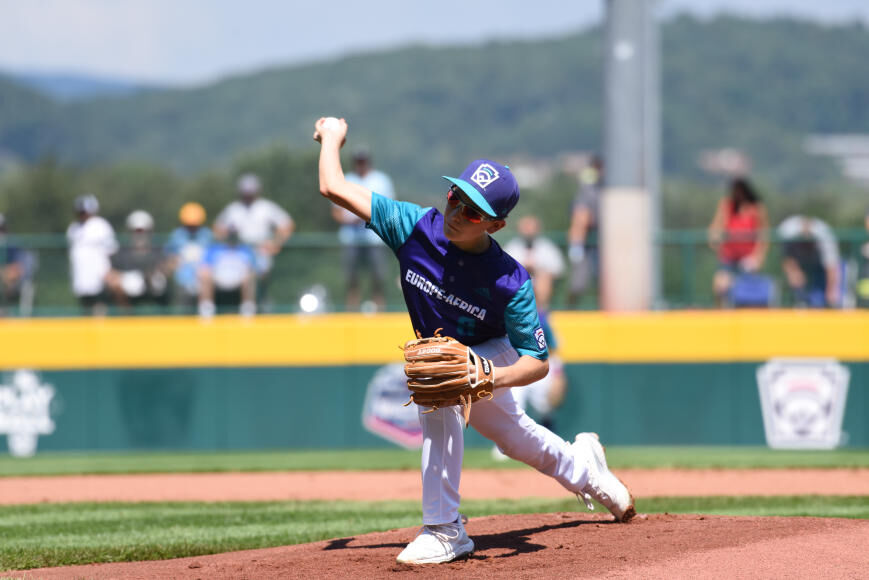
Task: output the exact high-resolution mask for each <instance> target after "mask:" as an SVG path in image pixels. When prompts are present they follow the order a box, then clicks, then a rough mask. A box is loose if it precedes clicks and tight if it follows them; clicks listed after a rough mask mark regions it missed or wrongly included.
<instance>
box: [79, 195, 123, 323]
mask: <svg viewBox="0 0 869 580" xmlns="http://www.w3.org/2000/svg"><path fill="white" fill-rule="evenodd" d="M74 206H75V212H76V221H74V222H72V223H71V224H70V225H69V227H68V228H67V230H66V238H67V241H68V243H69V266H70V275H71V279H72V280H71V281H72V292H73V294H74V295H75V296H76V298H78V301H79V303H80V304H81V306H82V308H83V309H84V310H85V311H86V312H89V313H92V314H95V315H102V314H105V313H106V311H107V309H108V300H107V293H106V277H107V276H108V275H109V273H110V272H111V269H112V265H111V260H110V257H111V255H112V254H114V253H115V252H117V251H118V240H117V238H116V237H115V230H114V229H112V226H111V224H109V222H107V221H106V220H105V219H103V218H102V217H100V216H98V215H97V212H99V209H100V204H99V202H98V201H97V198H96V197H95V196H93V195H90V194H88V195H82V196H79V197H77V198H76V199H75V204H74Z"/></svg>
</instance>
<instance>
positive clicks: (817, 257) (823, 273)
mask: <svg viewBox="0 0 869 580" xmlns="http://www.w3.org/2000/svg"><path fill="white" fill-rule="evenodd" d="M777 233H778V236H779V238H780V239H781V240H782V242H783V244H784V248H783V254H784V257H783V259H782V268H783V269H784V273H785V279H786V280H787V284H788V288H789V289H790V291H791V294H792V296H793V301H794V305H795V306H800V307H808V308H824V307H825V306H829V307H836V306H838V305H839V301H840V298H841V293H840V288H839V280H840V268H841V260H840V257H839V246H838V244H837V242H836V238H835V236H834V235H833V230H831V229H830V226H828V225H827V224H826V223H824V222H823V221H821V220H819V219H817V218H813V217H808V216H802V215H795V216H791V217H789V218H787V219H785V220H784V221H783V222H782V223H781V224H780V225H779V226H778V231H777Z"/></svg>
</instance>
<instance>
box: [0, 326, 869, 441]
mask: <svg viewBox="0 0 869 580" xmlns="http://www.w3.org/2000/svg"><path fill="white" fill-rule="evenodd" d="M552 322H553V326H554V327H555V329H556V332H557V334H558V336H559V339H560V343H561V349H560V352H561V354H562V357H563V358H564V360H565V361H566V363H567V367H566V368H567V373H568V378H569V391H568V395H567V398H566V400H565V404H564V406H563V407H562V408H561V409H560V410H559V412H558V414H557V416H556V423H555V427H556V431H558V432H560V433H561V434H562V435H565V436H568V435H570V434H572V433H574V432H576V431H580V430H594V431H597V432H599V433H601V435H602V436H603V437H605V439H606V440H607V441H608V442H610V443H613V444H722V445H724V444H727V445H730V444H750V445H762V444H763V443H764V433H763V421H762V417H761V410H760V402H759V397H758V389H757V382H756V378H755V373H756V371H757V368H758V367H759V366H760V365H761V364H763V363H764V362H766V361H767V360H769V359H771V358H774V357H824V358H826V357H830V358H835V359H837V360H839V361H840V362H842V363H843V364H844V365H845V366H846V367H847V368H848V370H849V371H850V373H851V381H850V389H849V393H848V404H847V408H846V411H845V418H844V426H843V429H844V431H845V432H846V433H847V434H848V440H847V444H848V445H849V446H860V447H866V446H869V422H867V421H866V418H867V417H869V312H864V311H852V312H843V311H836V312H797V311H769V312H767V311H762V312H751V311H730V312H669V313H651V314H632V315H611V314H603V313H579V312H559V313H554V314H553V317H552ZM411 334H412V333H411V329H410V326H409V323H408V321H407V318H406V315H404V314H385V315H377V316H362V315H350V314H334V315H323V316H293V315H290V316H261V317H257V318H254V319H251V320H245V319H241V318H238V317H234V316H226V317H223V316H221V317H217V318H216V319H213V320H210V321H201V320H199V319H197V318H184V317H172V318H159V317H153V318H152V317H148V318H144V317H142V318H108V319H7V320H2V321H0V345H2V347H0V368H2V370H3V371H4V378H3V381H2V384H3V385H6V387H4V388H6V389H7V392H8V387H9V386H10V384H11V382H12V377H13V376H14V375H13V374H12V371H14V370H15V369H22V368H26V369H34V370H36V371H38V375H39V378H40V381H41V384H42V385H51V387H52V388H53V389H54V393H55V394H54V398H53V401H52V403H51V419H52V421H53V422H54V432H53V433H52V434H49V435H41V436H40V437H39V449H40V450H125V449H200V450H201V449H263V448H293V447H296V448H322V447H341V448H354V447H359V448H364V447H377V446H389V445H391V444H389V443H387V442H385V441H383V440H382V439H380V438H379V437H376V436H374V435H372V434H370V433H368V432H367V431H366V430H365V429H364V428H363V427H362V424H361V420H360V416H361V408H362V403H363V400H364V397H365V387H366V385H367V384H368V382H369V380H370V379H371V377H372V376H373V375H374V373H375V372H376V371H377V370H378V369H379V368H380V367H381V366H383V365H385V364H389V363H395V362H399V361H400V360H401V352H400V350H399V349H398V345H399V344H402V343H403V342H404V341H405V340H407V339H408V338H409V337H410V336H411ZM4 401H5V402H4ZM4 404H6V405H7V407H8V404H9V400H8V398H7V399H3V397H0V414H2V412H3V405H4ZM483 443H484V441H483V440H482V438H480V437H479V436H477V435H476V434H475V433H473V431H472V430H471V431H469V439H468V444H469V445H477V444H483Z"/></svg>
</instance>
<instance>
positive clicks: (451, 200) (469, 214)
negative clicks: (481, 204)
mask: <svg viewBox="0 0 869 580" xmlns="http://www.w3.org/2000/svg"><path fill="white" fill-rule="evenodd" d="M461 191H462V190H461V189H459V188H458V186H456V185H451V186H450V190H449V191H448V192H447V205H448V206H450V207H458V206H462V217H464V218H465V219H466V220H468V221H469V222H471V223H472V224H478V223H481V222H484V221H485V222H491V221H494V219H493V218H490V217H488V216H485V215H483V214H482V213H480V211H479V210H477V209H476V208H474V207H472V206H470V205H468V204H467V203H465V202H464V201H462V198H461V197H460V193H459V192H461Z"/></svg>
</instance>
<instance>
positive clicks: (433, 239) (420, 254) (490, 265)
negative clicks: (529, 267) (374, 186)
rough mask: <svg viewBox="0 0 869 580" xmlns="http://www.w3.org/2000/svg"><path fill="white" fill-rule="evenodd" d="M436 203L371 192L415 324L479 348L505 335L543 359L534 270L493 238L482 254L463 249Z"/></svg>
mask: <svg viewBox="0 0 869 580" xmlns="http://www.w3.org/2000/svg"><path fill="white" fill-rule="evenodd" d="M443 223H444V216H443V215H442V214H441V213H440V212H439V211H438V210H436V209H434V208H422V207H420V206H418V205H416V204H413V203H408V202H399V201H394V200H391V199H388V198H386V197H383V196H382V195H378V194H376V193H372V196H371V221H370V222H369V223H368V225H367V227H369V228H371V229H372V230H373V231H374V232H375V233H377V235H378V236H380V237H381V239H383V241H384V242H386V244H387V245H388V246H389V247H390V248H392V251H393V252H395V255H396V256H397V257H398V263H399V266H400V267H401V289H402V292H404V301H405V303H406V304H407V310H408V313H409V314H410V320H411V322H412V323H413V327H414V329H415V330H418V331H419V332H420V333H422V335H423V336H432V335H434V332H435V331H436V330H437V329H438V328H442V329H443V330H442V331H441V333H442V334H443V335H445V336H452V337H453V338H455V339H457V340H459V341H460V342H461V343H462V344H466V345H468V346H474V345H476V344H480V343H482V342H485V341H487V340H489V339H492V338H500V337H502V336H504V335H506V336H507V337H508V339H509V340H510V344H511V345H513V348H515V349H516V351H517V352H518V353H519V354H520V355H522V354H527V355H530V356H533V357H535V358H538V359H541V360H545V359H546V358H547V356H548V351H547V348H546V339H545V338H544V333H543V330H542V328H541V326H540V321H539V320H538V317H537V305H536V303H535V301H534V290H533V288H532V286H531V278H530V277H529V275H528V272H527V271H526V270H525V268H523V267H522V266H521V265H520V264H519V263H518V262H516V260H514V259H513V258H512V257H510V255H509V254H507V253H506V252H504V251H503V250H502V249H501V246H499V245H498V243H497V242H496V241H495V240H492V244H491V246H490V247H489V249H488V250H486V251H485V252H483V253H482V254H470V253H468V252H464V251H462V250H460V249H459V248H457V247H456V246H455V245H454V244H452V243H451V242H450V241H449V240H448V239H447V238H446V236H444V230H443Z"/></svg>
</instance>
